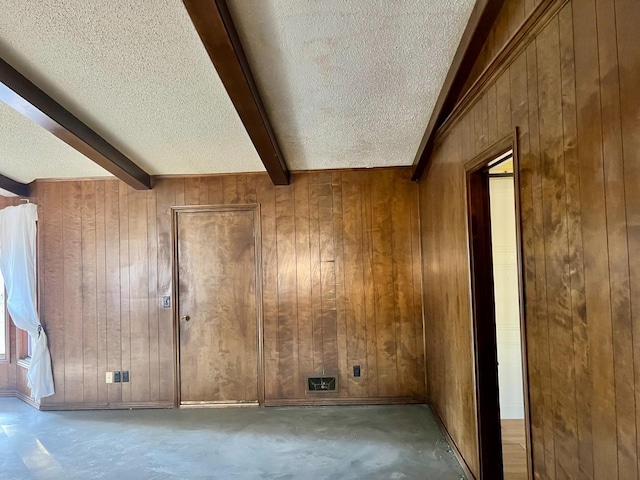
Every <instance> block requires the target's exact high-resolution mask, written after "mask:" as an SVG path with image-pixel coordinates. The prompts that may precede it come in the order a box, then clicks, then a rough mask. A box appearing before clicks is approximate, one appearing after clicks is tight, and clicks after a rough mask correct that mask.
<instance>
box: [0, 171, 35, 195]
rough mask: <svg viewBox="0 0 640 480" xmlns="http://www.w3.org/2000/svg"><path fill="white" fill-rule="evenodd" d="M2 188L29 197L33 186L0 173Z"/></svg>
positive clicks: (0, 186) (0, 185)
mask: <svg viewBox="0 0 640 480" xmlns="http://www.w3.org/2000/svg"><path fill="white" fill-rule="evenodd" d="M0 188H1V189H2V190H6V191H7V192H11V193H13V194H15V195H18V196H19V197H28V196H30V195H31V188H30V187H29V185H27V184H26V183H20V182H16V181H15V180H14V179H13V178H9V177H5V176H4V175H1V174H0Z"/></svg>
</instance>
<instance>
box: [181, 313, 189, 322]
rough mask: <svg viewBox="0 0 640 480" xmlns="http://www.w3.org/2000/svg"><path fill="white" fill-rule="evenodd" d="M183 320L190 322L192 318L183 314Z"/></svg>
mask: <svg viewBox="0 0 640 480" xmlns="http://www.w3.org/2000/svg"><path fill="white" fill-rule="evenodd" d="M182 320H183V321H185V322H188V321H189V320H191V317H190V316H189V315H183V316H182Z"/></svg>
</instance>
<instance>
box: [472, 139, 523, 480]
mask: <svg viewBox="0 0 640 480" xmlns="http://www.w3.org/2000/svg"><path fill="white" fill-rule="evenodd" d="M509 150H513V171H514V196H515V211H516V243H517V246H516V251H517V266H518V294H519V297H520V302H519V303H520V346H521V352H522V383H523V398H524V415H525V437H526V444H527V471H528V478H529V479H532V478H533V462H532V458H533V457H532V442H531V412H530V398H529V397H530V385H529V369H528V355H527V330H526V317H525V312H526V309H525V296H524V271H523V240H522V215H521V199H520V174H519V156H518V129H517V128H516V129H515V130H514V132H513V134H511V135H508V136H507V137H505V138H503V139H501V140H499V141H498V142H496V143H495V144H494V145H492V146H490V147H489V148H487V149H486V150H485V151H484V152H482V153H481V154H480V155H478V156H476V157H475V158H474V159H472V160H471V161H469V162H467V163H466V164H465V165H464V168H465V173H466V185H467V222H468V225H467V228H468V241H469V265H470V271H471V301H472V328H473V342H474V345H473V352H474V353H473V355H474V366H475V391H476V409H477V410H476V415H477V422H478V423H477V427H478V455H479V467H480V472H479V474H480V479H481V480H482V479H501V478H503V471H502V465H503V459H502V442H501V437H502V436H501V428H500V406H499V405H500V399H499V394H498V368H497V341H496V324H495V298H494V291H493V258H492V249H491V219H490V211H489V172H488V168H487V167H488V165H489V163H490V162H491V161H493V160H494V159H496V158H497V157H498V156H500V155H501V154H503V153H506V152H507V151H509ZM496 426H497V428H496Z"/></svg>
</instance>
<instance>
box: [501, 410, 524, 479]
mask: <svg viewBox="0 0 640 480" xmlns="http://www.w3.org/2000/svg"><path fill="white" fill-rule="evenodd" d="M501 423H502V457H503V464H504V480H527V478H528V477H527V443H526V439H525V428H524V420H502V421H501Z"/></svg>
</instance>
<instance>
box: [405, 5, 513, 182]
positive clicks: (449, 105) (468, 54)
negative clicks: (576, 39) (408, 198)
mask: <svg viewBox="0 0 640 480" xmlns="http://www.w3.org/2000/svg"><path fill="white" fill-rule="evenodd" d="M503 4H504V0H478V1H477V2H476V4H475V6H474V8H473V11H472V12H471V16H470V17H469V22H468V23H467V27H466V28H465V30H464V33H463V34H462V39H461V40H460V44H459V45H458V50H456V54H455V56H454V57H453V62H452V63H451V67H450V68H449V72H448V73H447V76H446V78H445V81H444V84H443V86H442V89H441V90H440V95H439V96H438V100H437V101H436V104H435V107H434V108H433V112H432V113H431V118H430V119H429V123H428V125H427V130H426V131H425V134H424V136H423V137H422V141H421V142H420V146H419V148H418V153H417V154H416V158H415V160H414V162H413V173H412V175H411V179H412V180H413V181H418V180H420V177H422V174H423V173H424V171H425V170H426V168H427V165H428V164H429V159H430V158H431V154H432V153H433V140H434V138H435V135H436V132H437V131H438V128H439V127H440V126H441V125H442V124H443V123H444V121H445V120H446V118H447V117H448V116H449V114H450V113H451V112H452V111H453V108H454V107H455V104H456V101H457V99H458V98H459V97H460V94H461V93H462V89H463V88H464V85H465V83H466V81H467V77H468V76H469V74H470V73H471V69H472V68H473V65H474V63H475V62H476V60H477V58H478V55H479V54H480V51H481V50H482V47H483V46H484V43H485V41H486V40H487V37H488V36H489V32H490V31H491V28H492V27H493V24H494V22H495V21H496V18H498V14H499V13H500V9H501V8H502V5H503Z"/></svg>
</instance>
